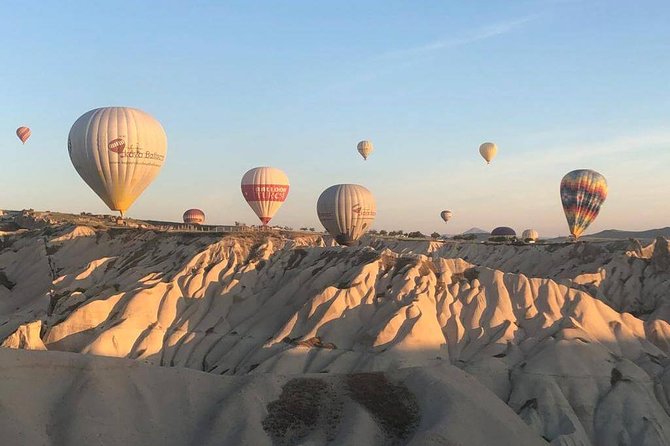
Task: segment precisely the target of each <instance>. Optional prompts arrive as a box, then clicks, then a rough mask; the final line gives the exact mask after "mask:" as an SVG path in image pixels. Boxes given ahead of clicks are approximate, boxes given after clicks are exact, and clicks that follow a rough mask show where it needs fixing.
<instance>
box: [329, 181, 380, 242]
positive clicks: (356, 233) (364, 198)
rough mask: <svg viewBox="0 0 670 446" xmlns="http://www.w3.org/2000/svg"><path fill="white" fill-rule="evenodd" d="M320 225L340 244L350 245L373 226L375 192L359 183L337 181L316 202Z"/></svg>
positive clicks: (375, 212)
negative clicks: (339, 182) (373, 194)
mask: <svg viewBox="0 0 670 446" xmlns="http://www.w3.org/2000/svg"><path fill="white" fill-rule="evenodd" d="M316 213H317V215H318V217H319V220H320V221H321V224H322V225H323V226H324V228H326V230H327V231H328V232H329V233H330V235H332V236H333V237H334V238H335V241H336V242H337V243H339V244H340V245H346V246H351V245H353V244H354V242H355V241H356V240H358V239H359V238H360V237H361V236H362V235H363V234H365V232H366V231H367V230H368V229H370V226H371V225H372V222H374V220H375V216H376V215H377V208H376V206H375V199H374V197H373V196H372V193H371V192H370V191H369V190H367V189H366V188H364V187H363V186H359V185H358V184H336V185H335V186H331V187H329V188H328V189H326V190H324V191H323V192H322V193H321V196H320V197H319V200H318V201H317V203H316Z"/></svg>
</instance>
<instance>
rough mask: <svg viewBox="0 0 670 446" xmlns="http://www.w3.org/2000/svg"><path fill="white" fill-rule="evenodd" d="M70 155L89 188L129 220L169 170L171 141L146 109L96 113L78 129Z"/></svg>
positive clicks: (85, 117) (72, 131)
mask: <svg viewBox="0 0 670 446" xmlns="http://www.w3.org/2000/svg"><path fill="white" fill-rule="evenodd" d="M68 152H69V153H70V160H71V161H72V164H73V165H74V168H75V169H76V170H77V173H79V175H80V176H81V177H82V179H83V180H84V181H85V182H86V184H88V185H89V187H90V188H91V189H93V191H94V192H95V193H96V194H98V196H99V197H100V198H102V201H104V202H105V204H106V205H107V206H109V208H110V209H111V210H113V211H119V212H121V216H123V214H124V212H125V211H126V210H128V208H130V206H131V205H132V204H133V202H134V201H135V200H136V199H137V197H139V196H140V195H141V194H142V192H143V191H144V189H146V188H147V186H149V184H151V182H152V181H153V180H154V178H156V176H157V175H158V173H159V172H160V170H161V167H163V163H164V161H165V156H166V153H167V137H166V136H165V131H164V130H163V127H162V126H161V125H160V123H159V122H158V121H157V120H156V119H154V118H153V117H152V116H151V115H149V114H147V113H145V112H143V111H141V110H138V109H136V108H129V107H104V108H96V109H95V110H91V111H89V112H86V113H84V114H83V115H82V116H81V117H80V118H79V119H77V121H75V123H74V124H73V125H72V128H71V129H70V135H69V137H68Z"/></svg>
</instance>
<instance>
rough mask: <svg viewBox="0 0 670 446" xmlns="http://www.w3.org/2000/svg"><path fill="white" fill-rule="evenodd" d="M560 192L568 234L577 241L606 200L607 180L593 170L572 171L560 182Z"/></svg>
mask: <svg viewBox="0 0 670 446" xmlns="http://www.w3.org/2000/svg"><path fill="white" fill-rule="evenodd" d="M560 190H561V202H562V203H563V211H564V212H565V218H566V219H567V221H568V227H569V228H570V234H572V236H573V237H574V238H575V239H578V238H579V236H580V235H581V234H582V232H584V230H585V229H586V228H588V226H589V225H590V224H591V222H592V221H593V220H595V218H596V217H597V216H598V212H600V206H602V204H603V203H604V202H605V199H606V198H607V180H605V177H604V176H602V175H601V174H599V173H598V172H596V171H595V170H590V169H579V170H573V171H572V172H569V173H568V174H567V175H565V176H564V177H563V179H562V180H561V189H560Z"/></svg>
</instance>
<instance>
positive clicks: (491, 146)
mask: <svg viewBox="0 0 670 446" xmlns="http://www.w3.org/2000/svg"><path fill="white" fill-rule="evenodd" d="M496 153H498V146H497V145H496V144H495V143H493V142H485V143H484V144H482V145H481V146H479V154H480V155H481V156H482V158H484V159H485V160H486V164H490V163H491V161H493V158H495V156H496Z"/></svg>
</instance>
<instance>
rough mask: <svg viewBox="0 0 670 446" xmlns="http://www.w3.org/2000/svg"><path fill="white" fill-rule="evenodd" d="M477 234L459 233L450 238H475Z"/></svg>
mask: <svg viewBox="0 0 670 446" xmlns="http://www.w3.org/2000/svg"><path fill="white" fill-rule="evenodd" d="M476 238H477V234H460V235H455V236H453V237H452V240H475V239H476Z"/></svg>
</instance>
